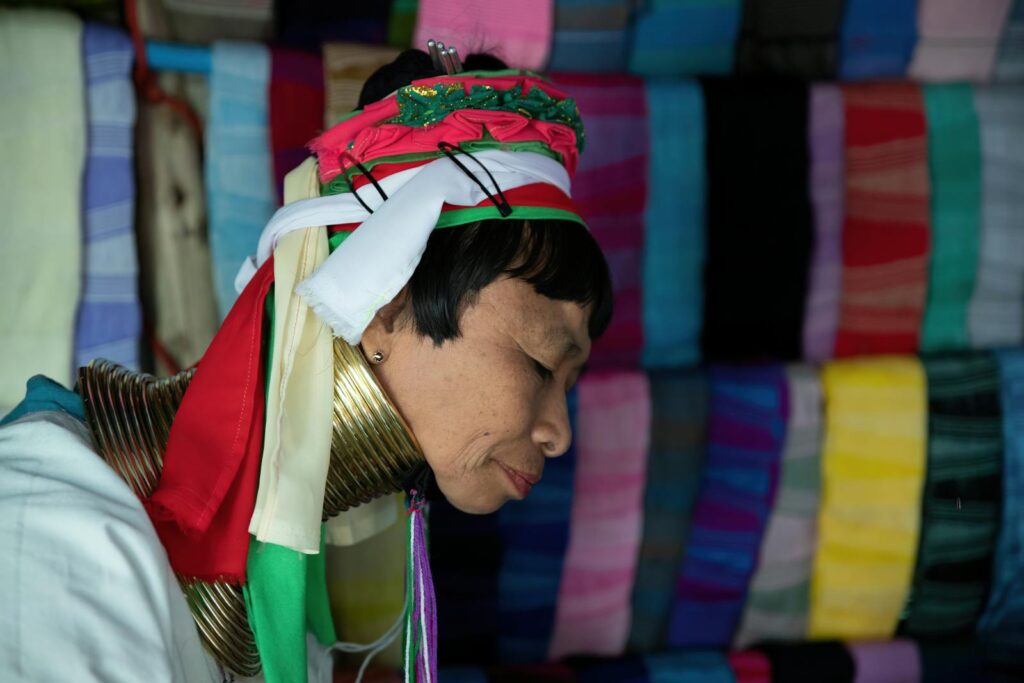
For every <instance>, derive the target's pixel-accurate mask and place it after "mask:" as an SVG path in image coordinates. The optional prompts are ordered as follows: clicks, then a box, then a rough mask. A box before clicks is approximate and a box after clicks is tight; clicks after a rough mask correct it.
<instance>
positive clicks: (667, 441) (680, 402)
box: [629, 371, 708, 653]
mask: <svg viewBox="0 0 1024 683" xmlns="http://www.w3.org/2000/svg"><path fill="white" fill-rule="evenodd" d="M649 381H650V385H651V411H652V414H651V448H650V454H649V455H648V461H647V490H646V491H645V494H644V530H643V537H642V540H641V543H640V556H639V560H638V564H637V575H636V581H635V583H634V585H633V597H632V600H631V602H632V606H633V618H632V626H631V629H630V633H629V650H630V651H632V652H638V653H640V652H655V651H657V650H659V649H661V647H662V646H663V644H664V642H665V633H666V629H667V628H668V619H669V609H670V607H671V604H672V596H673V595H674V594H675V585H676V573H677V571H678V568H679V564H680V561H681V560H682V555H683V548H684V547H685V545H686V540H687V538H688V537H689V521H690V515H691V513H692V511H693V505H694V501H695V500H696V498H697V492H698V488H699V485H700V476H701V469H702V468H703V464H704V443H705V429H706V426H705V424H706V420H707V409H708V406H707V403H708V397H707V381H706V379H705V378H704V375H703V373H702V372H699V371H692V372H660V373H655V374H652V375H651V376H650V380H649Z"/></svg>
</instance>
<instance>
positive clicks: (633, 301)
mask: <svg viewBox="0 0 1024 683" xmlns="http://www.w3.org/2000/svg"><path fill="white" fill-rule="evenodd" d="M552 80H554V82H555V84H556V85H558V86H559V87H560V88H563V89H564V90H565V91H566V92H568V93H569V96H570V97H572V98H573V99H575V100H576V102H577V104H578V105H579V107H580V113H581V114H582V115H583V125H584V127H585V128H586V135H587V139H588V140H589V143H588V145H587V147H586V151H585V153H584V154H583V155H582V156H580V163H579V167H578V168H577V170H576V176H575V178H574V179H573V183H572V196H573V199H574V200H575V202H576V205H577V206H579V208H580V211H581V212H582V214H583V217H584V218H585V219H586V221H587V225H588V226H589V227H590V231H591V233H593V235H594V237H595V238H596V239H597V242H598V244H600V245H601V249H602V250H603V251H604V254H605V257H606V258H607V259H608V266H609V268H610V269H611V275H612V287H613V289H614V294H615V317H614V318H613V319H612V324H611V326H610V327H609V328H608V331H607V332H605V334H604V336H603V337H601V339H600V340H598V342H597V343H595V344H594V349H593V351H592V353H591V357H590V366H591V367H606V368H607V367H614V368H623V369H625V368H635V367H638V366H639V363H640V355H641V353H642V351H643V345H644V333H643V297H642V291H641V289H642V281H643V246H644V211H645V207H646V199H647V168H648V163H647V144H648V142H647V141H648V127H647V126H648V124H647V97H646V94H645V91H644V83H643V81H641V80H640V79H638V78H632V77H629V76H584V75H571V76H570V75H566V74H561V75H559V74H556V75H554V76H553V77H552Z"/></svg>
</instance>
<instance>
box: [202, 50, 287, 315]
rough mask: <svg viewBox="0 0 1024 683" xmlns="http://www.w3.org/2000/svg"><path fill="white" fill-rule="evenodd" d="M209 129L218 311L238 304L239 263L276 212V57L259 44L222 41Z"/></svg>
mask: <svg viewBox="0 0 1024 683" xmlns="http://www.w3.org/2000/svg"><path fill="white" fill-rule="evenodd" d="M212 50H213V52H212V57H213V71H212V73H211V74H210V121H209V125H208V128H207V131H206V140H207V142H206V193H207V197H208V206H209V216H210V223H209V233H210V253H211V256H212V259H213V274H214V285H215V288H216V289H215V292H216V295H217V307H218V309H219V311H220V316H221V318H222V319H223V318H224V317H225V316H226V315H227V313H228V311H229V310H230V309H231V306H232V305H233V304H234V302H235V298H236V297H237V294H236V292H235V275H236V274H237V273H238V264H240V263H242V262H243V261H244V260H245V259H246V258H248V256H249V254H250V253H252V245H253V243H254V241H255V240H256V239H258V236H259V234H260V232H261V231H262V230H263V226H264V225H266V223H267V221H268V220H269V219H270V216H271V215H272V214H273V213H274V205H275V201H274V183H273V179H272V177H271V170H272V165H271V162H270V131H269V130H268V127H267V126H268V120H267V119H268V105H267V87H268V81H269V78H270V51H269V50H268V49H267V48H266V47H264V46H263V45H257V44H256V43H228V42H219V43H215V44H214V45H213V48H212Z"/></svg>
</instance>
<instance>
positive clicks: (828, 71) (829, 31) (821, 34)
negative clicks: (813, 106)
mask: <svg viewBox="0 0 1024 683" xmlns="http://www.w3.org/2000/svg"><path fill="white" fill-rule="evenodd" d="M842 14H843V1H842V0H818V1H817V2H806V1H805V0H744V2H743V21H742V24H741V28H740V37H739V44H738V46H737V57H736V71H737V73H740V74H747V73H770V74H780V75H787V76H799V77H801V78H808V79H811V78H832V77H834V76H835V74H836V66H837V59H836V57H837V53H838V44H837V38H838V35H839V22H840V19H841V18H842Z"/></svg>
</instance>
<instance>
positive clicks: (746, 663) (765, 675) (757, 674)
mask: <svg viewBox="0 0 1024 683" xmlns="http://www.w3.org/2000/svg"><path fill="white" fill-rule="evenodd" d="M729 667H730V668H731V669H732V673H733V675H734V676H736V683H771V680H772V663H771V661H769V659H768V657H767V656H765V655H764V653H761V652H758V651H756V650H744V651H743V652H730V653H729Z"/></svg>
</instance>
